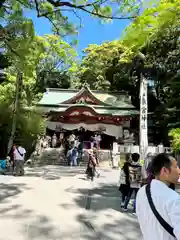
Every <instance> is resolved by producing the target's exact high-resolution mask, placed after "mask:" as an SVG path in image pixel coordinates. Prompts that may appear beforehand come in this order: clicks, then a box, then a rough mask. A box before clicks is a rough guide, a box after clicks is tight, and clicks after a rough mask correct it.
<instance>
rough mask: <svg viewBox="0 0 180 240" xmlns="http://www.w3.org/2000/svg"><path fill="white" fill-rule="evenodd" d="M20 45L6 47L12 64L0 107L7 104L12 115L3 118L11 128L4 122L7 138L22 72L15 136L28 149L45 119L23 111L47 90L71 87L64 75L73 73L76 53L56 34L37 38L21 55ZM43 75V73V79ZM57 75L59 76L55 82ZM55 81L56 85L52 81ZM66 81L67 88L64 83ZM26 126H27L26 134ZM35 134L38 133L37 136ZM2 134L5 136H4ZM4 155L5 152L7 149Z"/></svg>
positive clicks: (2, 88) (2, 86) (0, 86)
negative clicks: (18, 75) (49, 88)
mask: <svg viewBox="0 0 180 240" xmlns="http://www.w3.org/2000/svg"><path fill="white" fill-rule="evenodd" d="M22 39H23V38H22ZM18 40H19V41H20V42H21V35H20V38H19V39H18V37H17V38H16V43H19V42H18ZM11 43H12V42H11ZM18 46H20V45H18V44H14V42H13V43H12V44H11V47H9V46H7V48H6V49H5V53H6V55H7V56H8V57H9V59H10V63H11V65H10V66H9V67H8V68H6V71H5V73H6V79H5V80H4V81H3V82H2V83H1V84H0V105H2V106H4V104H5V105H7V106H9V107H5V109H7V111H8V114H11V118H10V117H9V115H6V114H5V115H4V116H7V118H6V121H7V122H8V128H5V127H4V122H2V126H3V127H2V131H5V133H4V135H6V136H7V138H8V137H9V136H10V130H11V128H12V126H11V124H12V116H13V111H14V100H15V92H16V81H17V80H16V79H17V73H18V71H20V72H21V73H22V75H23V85H22V92H21V99H20V106H19V107H18V112H17V113H16V114H17V116H16V117H17V131H16V133H15V135H16V138H20V139H22V140H23V141H24V145H27V146H28V144H29V143H30V141H31V140H33V139H34V138H35V135H36V136H37V134H38V133H41V131H40V125H39V124H40V123H41V122H42V121H43V120H42V119H40V116H38V115H37V114H35V113H34V114H33V113H32V114H31V113H28V112H25V113H22V115H21V112H22V110H23V109H24V108H26V107H27V106H28V107H31V106H32V105H34V104H36V103H37V101H38V100H39V99H40V97H41V93H42V92H44V89H45V88H46V87H51V86H52V87H55V86H60V85H62V86H63V84H64V87H69V84H70V78H69V73H67V74H66V75H65V71H67V70H68V71H69V72H71V71H73V69H74V68H75V67H76V65H75V57H76V52H75V51H74V49H73V48H72V47H71V46H70V45H69V44H67V43H66V42H64V41H63V40H61V39H60V38H59V37H58V36H56V35H46V36H44V37H38V36H34V37H33V38H32V40H31V41H30V42H29V43H28V45H26V49H25V51H24V54H22V55H21V49H22V48H18ZM21 56H22V57H21ZM42 74H44V75H43V77H42ZM56 76H59V77H58V78H57V79H55V78H56ZM53 78H54V82H53V81H52V82H50V80H51V79H52V80H53ZM65 79H66V81H67V84H68V85H67V84H66V83H65V82H64V80H65ZM48 80H49V81H48ZM50 84H51V85H50ZM33 119H36V120H35V122H33V121H34V120H33ZM0 122H1V120H0ZM34 123H36V124H38V125H36V124H34ZM20 126H21V127H20ZM25 126H26V127H27V131H26V129H25ZM7 129H8V130H9V131H8V130H7ZM34 132H35V133H36V134H34ZM1 135H2V136H4V135H3V133H2V134H1ZM3 139H4V137H3ZM25 139H26V140H25ZM4 144H5V146H4V148H3V149H6V148H7V139H4ZM2 152H5V150H3V151H2Z"/></svg>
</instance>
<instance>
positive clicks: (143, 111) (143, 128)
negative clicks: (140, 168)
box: [139, 77, 148, 160]
mask: <svg viewBox="0 0 180 240" xmlns="http://www.w3.org/2000/svg"><path fill="white" fill-rule="evenodd" d="M147 114H148V103H147V79H146V78H144V77H142V79H141V85H140V120H139V123H140V126H139V127H140V146H139V147H140V149H139V151H140V156H141V159H142V160H144V159H145V156H146V154H147V150H148V125H147V122H148V121H147V116H148V115H147Z"/></svg>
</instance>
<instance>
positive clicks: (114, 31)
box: [27, 12, 129, 56]
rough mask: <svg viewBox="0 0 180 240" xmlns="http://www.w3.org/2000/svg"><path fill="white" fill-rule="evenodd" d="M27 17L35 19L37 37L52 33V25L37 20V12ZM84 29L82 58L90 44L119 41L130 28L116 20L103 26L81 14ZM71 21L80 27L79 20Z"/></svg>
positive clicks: (80, 47)
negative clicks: (122, 34) (124, 31)
mask: <svg viewBox="0 0 180 240" xmlns="http://www.w3.org/2000/svg"><path fill="white" fill-rule="evenodd" d="M27 16H28V17H30V18H32V19H33V22H34V25H35V30H36V34H37V35H44V34H48V33H51V25H50V23H49V22H48V20H47V19H44V18H37V17H36V13H35V12H29V13H27ZM80 17H81V19H82V24H83V27H82V28H81V29H80V30H79V34H78V35H77V40H78V46H77V52H78V54H79V56H82V50H83V49H84V48H86V47H87V46H88V45H89V44H101V43H103V42H106V41H111V40H115V39H119V38H120V35H121V33H122V31H123V30H124V29H125V27H127V26H128V24H129V21H128V20H114V21H113V22H112V23H109V24H108V23H106V24H102V23H100V21H99V20H98V19H95V18H92V17H91V16H89V15H88V14H86V13H83V12H81V13H80ZM69 19H70V20H71V21H72V22H74V23H75V24H77V25H79V19H78V18H76V17H75V16H69Z"/></svg>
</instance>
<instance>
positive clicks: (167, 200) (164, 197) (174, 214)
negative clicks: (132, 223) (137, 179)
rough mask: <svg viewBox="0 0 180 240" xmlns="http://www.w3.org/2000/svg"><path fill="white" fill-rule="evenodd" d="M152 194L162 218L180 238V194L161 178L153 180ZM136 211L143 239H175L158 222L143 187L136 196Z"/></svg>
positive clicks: (179, 239)
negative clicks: (160, 179)
mask: <svg viewBox="0 0 180 240" xmlns="http://www.w3.org/2000/svg"><path fill="white" fill-rule="evenodd" d="M151 196H152V200H153V202H154V205H155V207H156V210H157V211H158V212H159V214H160V215H161V217H162V218H164V220H165V221H166V222H167V223H168V224H169V225H170V226H171V227H172V228H173V229H174V234H175V236H176V239H177V240H180V195H179V194H178V193H177V192H175V191H174V190H172V189H170V188H169V187H168V186H167V185H166V184H165V183H163V182H161V181H159V180H155V179H154V180H152V182H151ZM136 213H137V217H138V220H139V223H140V228H141V231H142V234H143V237H144V238H143V240H175V238H174V237H173V236H171V235H170V234H169V233H168V232H167V231H166V230H165V229H164V228H163V227H162V226H161V224H160V223H159V222H158V220H157V219H156V217H155V216H154V213H153V212H152V210H151V208H150V206H149V203H148V200H147V196H146V191H145V186H144V187H142V188H141V189H140V190H139V191H138V194H137V198H136Z"/></svg>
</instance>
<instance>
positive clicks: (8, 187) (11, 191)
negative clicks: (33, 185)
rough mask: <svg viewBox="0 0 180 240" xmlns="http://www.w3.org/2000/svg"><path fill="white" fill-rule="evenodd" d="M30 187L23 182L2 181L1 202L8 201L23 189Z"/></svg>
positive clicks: (0, 185) (0, 189)
mask: <svg viewBox="0 0 180 240" xmlns="http://www.w3.org/2000/svg"><path fill="white" fill-rule="evenodd" d="M25 189H26V190H27V189H29V188H28V187H27V186H26V184H22V183H16V184H14V183H9V184H7V183H6V184H5V183H1V184H0V203H4V202H7V201H8V199H9V198H12V197H15V196H16V195H18V194H20V193H21V192H22V191H23V190H25Z"/></svg>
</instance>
